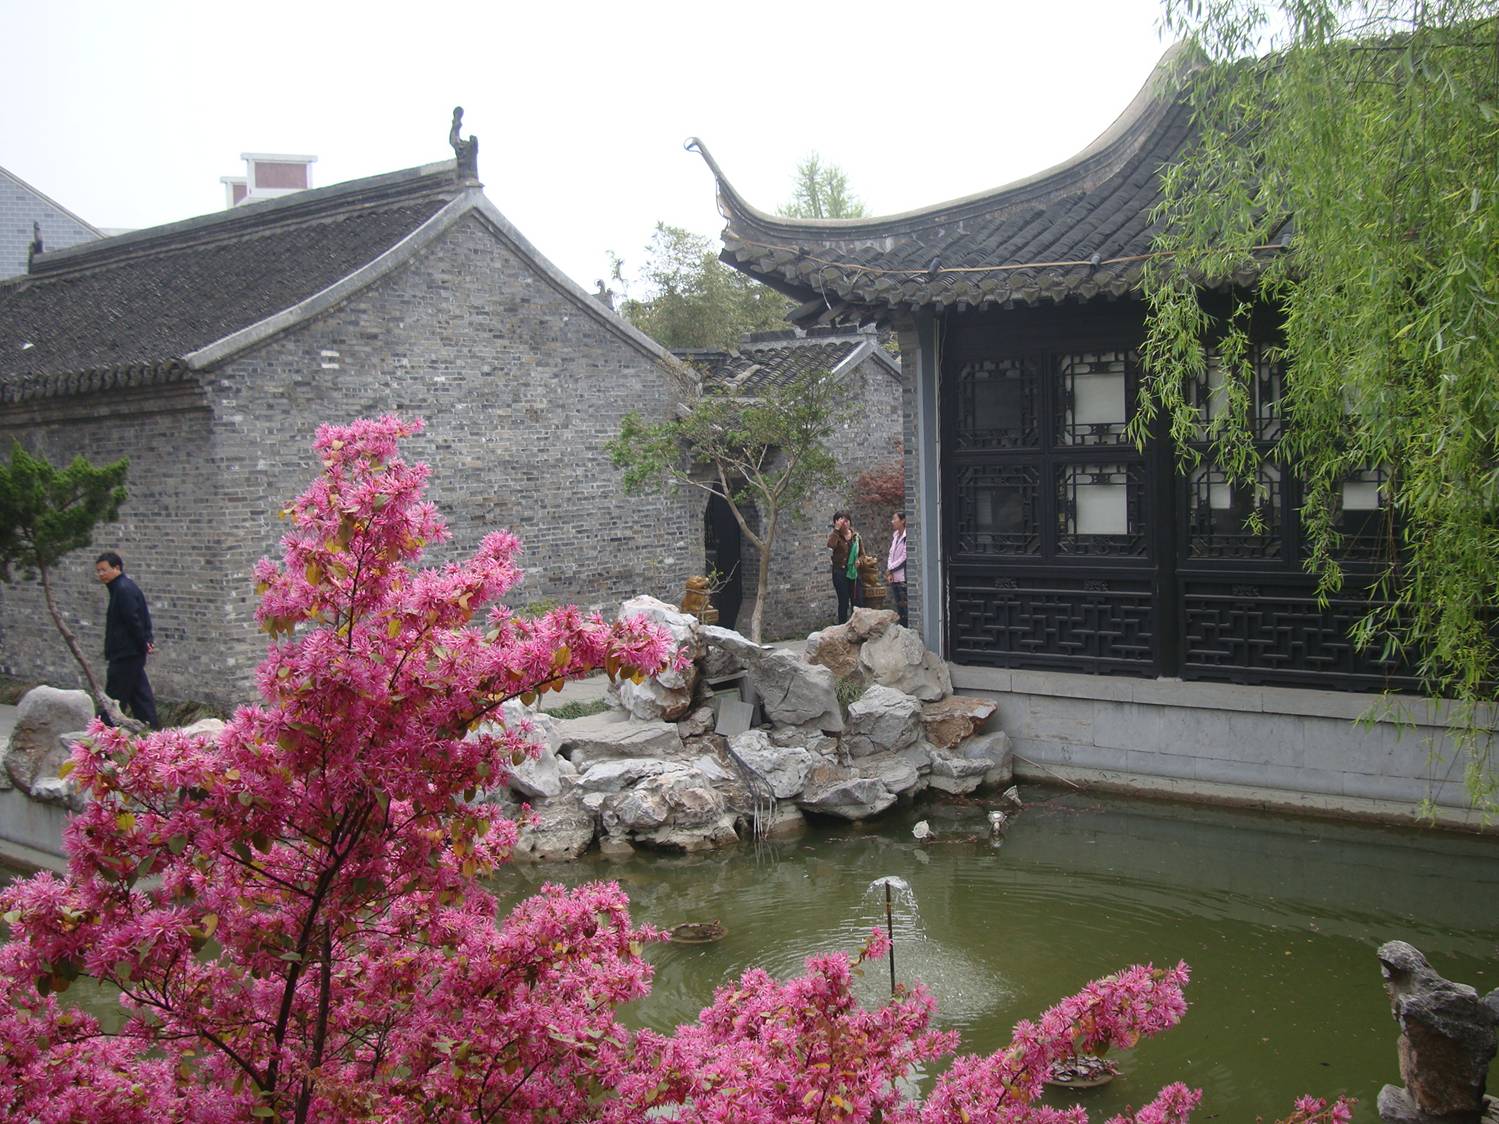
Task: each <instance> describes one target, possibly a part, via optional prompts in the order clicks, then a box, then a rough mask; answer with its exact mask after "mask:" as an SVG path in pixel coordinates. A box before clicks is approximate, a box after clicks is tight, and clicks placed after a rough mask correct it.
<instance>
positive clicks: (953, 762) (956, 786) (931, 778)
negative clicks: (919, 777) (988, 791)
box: [927, 750, 992, 795]
mask: <svg viewBox="0 0 1499 1124" xmlns="http://www.w3.org/2000/svg"><path fill="white" fill-rule="evenodd" d="M931 756H932V771H931V773H930V774H928V776H927V781H928V782H929V783H930V784H931V786H932V787H933V788H935V789H936V790H937V791H938V792H948V793H952V794H954V795H962V794H964V793H969V792H974V791H977V789H978V787H979V785H981V784H983V783H984V777H985V775H986V774H987V773H988V772H989V770H990V768H992V765H991V764H990V762H989V760H988V759H987V758H984V757H978V758H973V757H962V756H959V755H957V754H955V753H953V752H951V751H943V750H933V751H932V755H931Z"/></svg>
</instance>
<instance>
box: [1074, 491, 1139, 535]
mask: <svg viewBox="0 0 1499 1124" xmlns="http://www.w3.org/2000/svg"><path fill="white" fill-rule="evenodd" d="M1128 533H1129V509H1128V506H1127V503H1126V499H1125V486H1124V485H1123V484H1079V485H1078V486H1077V534H1079V535H1124V534H1128Z"/></svg>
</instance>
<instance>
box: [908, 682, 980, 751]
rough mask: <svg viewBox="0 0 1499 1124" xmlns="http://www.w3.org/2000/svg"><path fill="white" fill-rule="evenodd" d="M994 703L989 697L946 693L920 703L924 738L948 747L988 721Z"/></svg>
mask: <svg viewBox="0 0 1499 1124" xmlns="http://www.w3.org/2000/svg"><path fill="white" fill-rule="evenodd" d="M995 709H996V704H995V703H994V701H993V700H991V699H973V698H967V697H966V696H963V695H950V696H948V697H947V698H945V699H938V700H937V701H936V702H929V703H923V704H922V707H921V724H922V726H923V727H924V728H925V736H926V740H927V741H929V742H931V743H932V744H933V745H934V746H936V747H937V748H938V749H951V748H952V747H953V746H955V745H957V744H958V743H959V742H961V741H963V739H965V738H968V737H972V736H973V733H974V731H975V730H977V729H978V728H979V727H980V726H982V725H983V724H984V723H985V722H986V721H988V719H989V716H990V715H991V714H993V713H994V711H995Z"/></svg>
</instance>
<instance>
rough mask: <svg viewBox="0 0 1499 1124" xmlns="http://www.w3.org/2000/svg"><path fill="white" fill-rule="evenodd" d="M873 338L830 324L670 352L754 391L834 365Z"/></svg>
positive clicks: (745, 391) (723, 382) (724, 382)
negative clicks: (716, 347) (722, 347)
mask: <svg viewBox="0 0 1499 1124" xmlns="http://www.w3.org/2000/svg"><path fill="white" fill-rule="evenodd" d="M871 338H872V337H870V336H869V335H868V334H866V333H862V332H846V331H845V332H841V333H834V332H831V331H829V330H827V329H822V330H815V329H814V331H813V332H812V333H809V334H808V335H805V336H804V335H801V334H799V333H797V332H796V331H794V330H793V331H786V332H756V333H753V334H751V335H750V336H749V337H748V338H747V339H746V340H745V341H744V342H743V343H742V344H740V345H739V348H738V350H737V351H706V350H687V349H683V350H677V351H673V352H672V354H674V355H675V356H676V357H677V358H678V359H682V360H685V361H686V362H688V363H691V364H692V365H693V366H694V367H696V368H697V369H698V370H699V371H701V372H702V374H703V377H704V380H705V381H706V382H708V383H716V384H719V385H720V386H722V387H724V388H725V389H729V390H732V391H733V393H735V394H738V395H743V396H745V397H753V396H754V395H757V394H761V393H763V392H764V390H765V389H766V388H767V387H775V386H784V385H785V384H787V383H788V382H790V381H792V380H793V379H795V378H797V377H798V376H800V375H804V374H806V373H808V372H809V371H831V370H833V369H834V368H836V367H837V366H838V365H839V364H840V363H842V362H844V361H845V360H846V359H848V358H849V356H851V355H853V353H854V352H855V351H857V350H858V349H859V348H860V347H862V346H863V345H864V344H866V343H869V342H871Z"/></svg>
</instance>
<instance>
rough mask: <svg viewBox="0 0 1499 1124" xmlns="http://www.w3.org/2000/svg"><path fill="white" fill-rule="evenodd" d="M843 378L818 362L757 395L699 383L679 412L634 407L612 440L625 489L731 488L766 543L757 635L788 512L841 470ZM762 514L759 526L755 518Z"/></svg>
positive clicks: (753, 538)
mask: <svg viewBox="0 0 1499 1124" xmlns="http://www.w3.org/2000/svg"><path fill="white" fill-rule="evenodd" d="M839 391H840V386H839V384H838V382H837V381H836V380H835V379H834V378H833V376H832V375H831V374H829V373H828V372H827V371H811V372H808V373H805V374H802V375H799V376H797V377H796V378H794V379H790V380H788V381H787V382H785V383H784V384H781V385H779V386H767V387H766V388H765V390H764V392H763V393H761V394H759V395H758V396H756V397H754V398H736V397H732V396H730V395H728V394H726V393H720V392H717V391H715V390H714V389H713V388H709V389H707V390H702V391H697V392H695V397H694V398H693V400H692V401H691V402H690V404H689V406H688V408H687V409H686V410H685V412H684V413H683V414H682V415H681V416H680V417H677V418H673V419H670V420H668V421H664V422H656V423H654V424H650V423H647V422H645V421H644V420H642V419H641V417H640V416H639V415H638V414H635V413H631V414H629V415H627V416H626V417H625V419H624V422H623V424H622V426H621V428H620V433H619V436H618V437H616V438H615V439H614V440H613V441H611V442H610V443H609V446H608V448H609V453H610V456H612V457H613V459H614V463H615V465H616V466H617V467H619V468H622V469H624V473H625V476H624V481H625V489H626V490H627V491H630V492H638V491H640V490H643V489H645V488H661V487H667V486H677V487H690V488H697V489H699V490H700V491H702V492H704V493H707V494H709V495H717V496H722V497H723V498H724V499H725V500H727V501H728V504H729V507H730V509H731V510H732V511H733V513H734V520H735V522H737V523H738V524H739V530H740V532H741V533H742V534H743V535H744V537H745V538H746V539H748V540H749V541H750V543H751V544H753V545H754V547H755V549H756V550H757V551H758V552H759V556H760V560H759V568H758V570H757V573H756V582H755V604H754V608H753V610H752V611H751V612H750V638H751V639H752V640H754V641H755V642H756V643H758V642H759V641H760V639H761V634H762V631H763V624H764V620H765V603H766V600H767V598H768V595H769V589H770V564H771V559H772V558H773V556H774V553H775V544H776V534H777V532H778V531H779V529H780V524H781V518H782V516H783V515H785V514H786V513H788V512H792V513H795V512H798V511H799V510H800V508H801V505H802V503H803V502H804V501H805V500H806V499H807V498H808V497H809V496H810V495H811V494H812V490H813V489H814V488H815V487H816V486H817V485H819V484H825V485H830V486H834V485H837V484H839V483H841V482H842V479H843V477H842V473H841V472H840V470H839V468H838V462H837V460H836V459H835V458H834V456H833V453H832V450H831V449H829V447H828V444H827V442H828V439H829V436H830V434H831V433H832V431H833V430H834V429H835V428H836V427H837V424H838V422H839V420H840V419H841V418H842V416H843V414H844V408H843V407H842V405H841V404H840V401H839ZM751 507H753V509H754V510H755V511H757V512H758V513H759V515H760V519H759V527H758V529H757V528H756V527H755V526H753V525H752V524H751V522H750V520H749V519H747V518H746V512H747V511H749V510H751Z"/></svg>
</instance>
